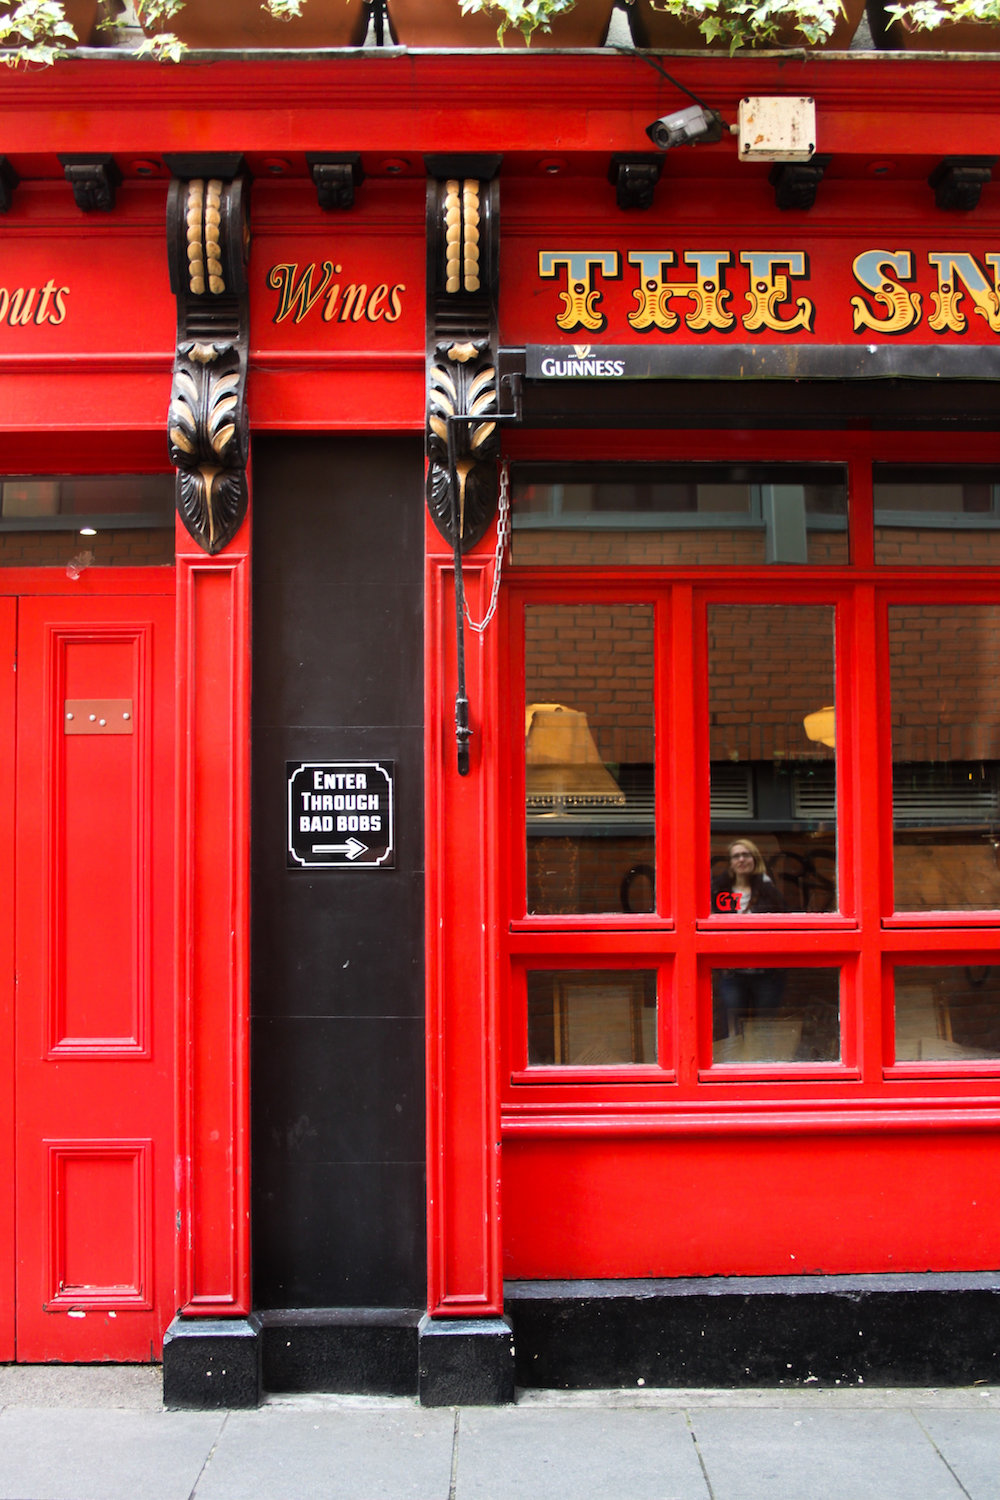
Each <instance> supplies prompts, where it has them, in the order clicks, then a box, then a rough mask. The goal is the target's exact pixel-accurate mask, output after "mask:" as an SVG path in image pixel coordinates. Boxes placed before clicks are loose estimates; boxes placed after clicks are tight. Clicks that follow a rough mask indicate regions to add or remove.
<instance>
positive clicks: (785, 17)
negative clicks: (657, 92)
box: [650, 0, 1000, 52]
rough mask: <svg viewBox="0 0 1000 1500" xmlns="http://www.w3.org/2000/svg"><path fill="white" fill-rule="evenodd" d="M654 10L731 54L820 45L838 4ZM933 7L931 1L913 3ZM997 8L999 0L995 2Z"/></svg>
mask: <svg viewBox="0 0 1000 1500" xmlns="http://www.w3.org/2000/svg"><path fill="white" fill-rule="evenodd" d="M650 3H651V5H652V7H653V9H654V10H659V11H663V12H664V14H666V15H669V16H676V17H677V18H678V19H679V20H683V21H692V22H697V24H698V30H699V31H700V32H701V34H702V36H703V37H704V38H705V40H706V41H708V42H714V41H717V40H720V39H721V40H724V41H727V42H728V43H729V46H730V51H732V52H735V51H736V49H737V48H738V47H769V46H774V45H776V44H782V43H783V44H784V45H785V46H787V45H788V44H789V37H790V35H791V34H792V33H796V34H797V35H798V36H799V37H801V38H802V40H803V42H810V43H816V42H822V41H825V40H826V38H827V37H828V36H830V34H831V32H832V31H833V28H834V25H835V23H836V21H837V18H838V16H840V15H841V14H842V13H843V5H842V4H841V0H650ZM916 3H920V4H923V3H928V4H931V3H933V0H916ZM994 3H998V4H1000V0H994Z"/></svg>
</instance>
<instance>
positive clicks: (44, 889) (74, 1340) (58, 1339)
mask: <svg viewBox="0 0 1000 1500" xmlns="http://www.w3.org/2000/svg"><path fill="white" fill-rule="evenodd" d="M18 684H19V686H18V730H17V739H18V747H17V748H18V767H17V816H16V853H17V897H18V899H17V920H16V947H17V972H18V995H17V1011H16V1045H15V1053H16V1068H17V1077H16V1091H17V1145H16V1183H17V1187H16V1195H17V1201H16V1213H17V1263H18V1273H17V1274H18V1285H17V1357H18V1359H19V1360H25V1361H30V1360H51V1359H60V1360H92V1359H123V1360H129V1359H131V1360H142V1359H149V1358H150V1357H156V1356H158V1354H159V1351H160V1345H161V1340H162V1334H163V1329H164V1327H165V1326H166V1323H167V1322H168V1321H169V1319H170V1317H171V1315H172V1313H173V1310H174V1309H173V1306H172V1281H173V1254H172V1237H171V1234H170V1213H171V1206H172V1189H171V1170H170V1160H171V1149H172V1140H173V1094H172V1081H171V1080H172V1051H173V1042H172V1036H173V1032H172V1024H171V1012H172V963H171V949H172V898H173V892H172V886H173V831H172V805H173V791H172V777H173V770H172V767H173V744H172V716H173V600H172V599H171V598H169V597H166V598H163V597H151V596H144V597H141V598H134V597H133V598H121V599H118V598H93V597H90V598H69V599H62V598H54V599H24V600H22V601H21V604H20V613H19V623H18Z"/></svg>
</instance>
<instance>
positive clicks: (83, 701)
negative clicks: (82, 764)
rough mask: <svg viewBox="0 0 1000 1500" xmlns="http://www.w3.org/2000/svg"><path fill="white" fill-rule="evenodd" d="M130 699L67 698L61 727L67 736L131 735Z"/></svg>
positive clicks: (132, 724) (132, 729)
mask: <svg viewBox="0 0 1000 1500" xmlns="http://www.w3.org/2000/svg"><path fill="white" fill-rule="evenodd" d="M134 723H135V720H134V717H133V712H132V699H131V698H67V699H66V704H65V713H64V717H63V727H64V729H65V731H66V733H67V734H132V733H134Z"/></svg>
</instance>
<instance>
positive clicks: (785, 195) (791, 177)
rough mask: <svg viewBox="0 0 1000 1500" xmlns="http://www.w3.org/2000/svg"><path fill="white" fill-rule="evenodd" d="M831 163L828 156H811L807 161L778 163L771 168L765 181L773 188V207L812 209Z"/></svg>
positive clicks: (830, 158)
mask: <svg viewBox="0 0 1000 1500" xmlns="http://www.w3.org/2000/svg"><path fill="white" fill-rule="evenodd" d="M831 161H832V157H830V156H813V157H812V158H811V159H810V160H809V161H788V162H779V163H778V165H777V166H774V167H772V168H771V170H770V172H769V173H768V177H767V180H768V182H769V183H770V184H771V186H772V187H773V188H774V203H775V207H776V208H800V209H802V208H812V206H813V204H814V203H815V202H816V189H817V188H818V187H819V185H820V182H821V181H822V178H823V173H824V172H825V171H826V169H827V167H828V166H829V165H830V162H831Z"/></svg>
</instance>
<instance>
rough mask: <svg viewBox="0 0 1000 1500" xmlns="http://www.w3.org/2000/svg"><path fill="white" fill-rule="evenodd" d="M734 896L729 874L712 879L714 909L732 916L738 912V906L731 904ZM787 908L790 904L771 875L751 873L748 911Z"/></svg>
mask: <svg viewBox="0 0 1000 1500" xmlns="http://www.w3.org/2000/svg"><path fill="white" fill-rule="evenodd" d="M733 896H734V891H733V886H732V881H731V880H730V878H729V876H728V874H727V875H725V876H723V877H722V878H721V879H719V880H713V881H712V910H713V911H714V912H721V913H723V914H725V915H726V916H732V915H734V914H735V913H736V912H738V910H739V908H738V906H735V905H731V904H730V901H729V899H728V898H730V897H733ZM787 910H788V904H787V902H785V901H784V900H782V897H781V893H780V892H779V890H778V887H777V886H776V885H775V883H774V881H773V880H772V879H771V877H770V875H751V877H750V905H749V906H748V907H747V911H751V912H774V911H787Z"/></svg>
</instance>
